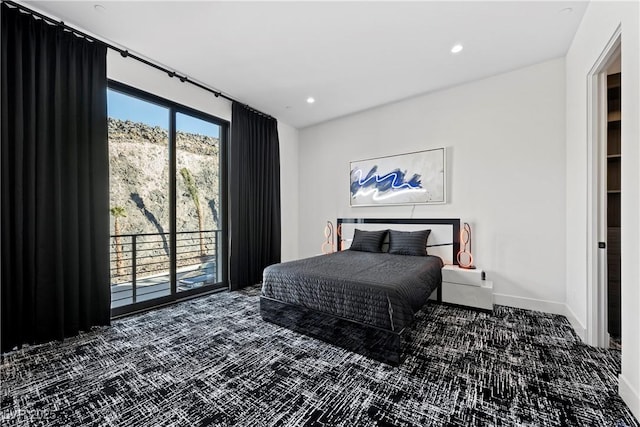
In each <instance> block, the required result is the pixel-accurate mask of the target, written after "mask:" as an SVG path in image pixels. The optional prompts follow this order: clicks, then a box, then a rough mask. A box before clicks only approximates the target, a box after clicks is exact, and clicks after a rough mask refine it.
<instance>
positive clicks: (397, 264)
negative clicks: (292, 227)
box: [262, 250, 443, 332]
mask: <svg viewBox="0 0 640 427" xmlns="http://www.w3.org/2000/svg"><path fill="white" fill-rule="evenodd" d="M442 266H443V264H442V260H441V259H440V258H439V257H436V256H426V257H421V256H406V255H391V254H388V253H371V252H358V251H349V250H347V251H341V252H336V253H333V254H329V255H321V256H316V257H312V258H305V259H301V260H297V261H291V262H285V263H281V264H275V265H272V266H269V267H267V268H266V269H265V270H264V274H263V282H262V283H263V284H262V295H263V296H264V297H268V298H272V299H275V300H278V301H281V302H285V303H288V304H294V305H300V306H303V307H306V308H309V309H313V310H316V311H320V312H323V313H326V314H330V315H333V316H338V317H342V318H345V319H349V320H353V321H356V322H360V323H364V324H367V325H372V326H376V327H378V328H383V329H386V330H390V331H395V332H400V331H401V330H402V329H403V328H405V327H406V326H409V325H410V324H411V323H412V321H413V316H414V313H415V312H417V311H418V310H419V309H420V308H421V307H422V306H423V305H424V304H425V303H426V302H427V300H428V298H429V296H430V295H431V294H432V293H433V291H434V290H435V289H436V288H437V287H438V286H439V285H440V284H441V283H442Z"/></svg>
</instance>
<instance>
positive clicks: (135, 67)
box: [107, 50, 298, 261]
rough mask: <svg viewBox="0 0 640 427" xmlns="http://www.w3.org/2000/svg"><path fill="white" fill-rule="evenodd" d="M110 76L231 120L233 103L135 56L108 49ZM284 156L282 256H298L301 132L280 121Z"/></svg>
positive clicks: (279, 129)
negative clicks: (169, 74) (298, 163)
mask: <svg viewBox="0 0 640 427" xmlns="http://www.w3.org/2000/svg"><path fill="white" fill-rule="evenodd" d="M107 75H108V77H109V78H110V79H113V80H116V81H119V82H121V83H125V84H128V85H130V86H133V87H136V88H138V89H141V90H144V91H147V92H150V93H152V94H154V95H158V96H161V97H163V98H167V99H170V100H172V101H174V102H177V103H179V104H182V105H186V106H188V107H191V108H194V109H197V110H200V111H203V112H205V113H208V114H211V115H213V116H216V117H219V118H221V119H224V120H228V121H231V102H229V101H227V100H225V99H223V98H216V97H215V96H213V94H210V93H208V92H205V91H203V90H202V89H198V88H197V87H195V86H193V85H190V84H187V83H181V82H180V80H178V79H176V78H173V79H171V78H169V77H168V76H167V75H166V74H165V73H163V72H160V71H157V70H155V69H153V68H150V67H148V66H146V65H144V64H142V63H140V62H138V61H135V60H133V59H130V58H129V59H127V58H122V57H121V56H120V54H118V53H117V52H114V51H112V50H109V51H108V57H107ZM278 136H279V138H280V159H281V182H282V183H281V186H280V189H281V193H282V199H281V203H282V259H283V260H285V261H286V260H290V259H293V258H295V257H296V255H297V252H298V248H297V238H298V236H297V227H298V224H297V211H298V183H297V179H292V178H291V177H292V176H296V177H297V175H298V167H297V157H298V131H297V130H296V129H294V128H292V127H291V126H289V125H287V124H285V123H282V122H278Z"/></svg>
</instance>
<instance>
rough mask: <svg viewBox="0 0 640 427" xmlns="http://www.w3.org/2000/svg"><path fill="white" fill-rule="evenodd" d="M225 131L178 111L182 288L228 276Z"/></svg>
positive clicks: (178, 226) (178, 235)
mask: <svg viewBox="0 0 640 427" xmlns="http://www.w3.org/2000/svg"><path fill="white" fill-rule="evenodd" d="M220 131H221V127H220V126H219V125H217V124H214V123H211V122H209V121H206V120H201V119H199V118H196V117H193V116H191V115H188V114H183V113H177V114H176V178H175V179H176V249H177V250H176V258H177V264H178V265H177V281H178V292H184V291H187V290H190V289H196V288H200V287H202V286H207V285H211V284H215V283H218V282H220V281H222V270H221V269H220V268H218V266H220V265H221V264H222V259H221V257H220V255H221V252H220V251H219V242H221V241H222V240H223V236H222V223H221V218H220V215H221V214H222V211H221V197H220V190H221V187H220V163H221V161H220V160H221V159H220Z"/></svg>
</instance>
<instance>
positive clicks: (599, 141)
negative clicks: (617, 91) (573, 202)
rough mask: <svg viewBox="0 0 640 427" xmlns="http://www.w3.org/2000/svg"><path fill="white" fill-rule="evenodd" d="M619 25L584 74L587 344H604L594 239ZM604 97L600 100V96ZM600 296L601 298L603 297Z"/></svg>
mask: <svg viewBox="0 0 640 427" xmlns="http://www.w3.org/2000/svg"><path fill="white" fill-rule="evenodd" d="M621 35H622V26H621V25H618V27H617V28H616V30H615V31H614V33H613V35H612V36H611V38H610V39H609V41H608V42H607V45H606V46H605V47H604V49H603V50H602V53H601V54H600V56H599V57H598V59H597V60H596V62H595V63H594V64H593V67H592V68H591V70H590V71H589V73H588V74H587V206H586V208H587V230H586V232H587V251H586V254H585V255H586V258H587V325H586V328H585V334H584V337H585V341H586V343H587V344H590V345H594V346H601V347H608V344H609V343H608V342H607V341H606V339H605V337H606V335H607V311H606V310H607V307H606V302H607V301H606V283H605V282H606V280H605V279H606V258H605V257H606V252H605V250H600V249H598V242H605V243H606V237H607V236H606V228H605V229H604V230H603V229H602V228H603V227H602V223H603V221H604V218H603V213H602V212H603V211H604V209H605V208H606V205H604V206H603V203H606V201H605V199H604V197H605V196H604V194H603V188H604V187H603V186H604V182H606V181H604V179H606V177H605V175H603V174H604V173H606V171H603V170H602V161H603V159H602V156H601V155H600V153H601V150H602V149H603V136H604V135H606V127H604V126H602V124H603V123H606V98H604V95H603V94H605V93H606V92H605V91H606V83H605V82H606V75H605V74H606V68H607V66H608V64H609V62H610V61H611V59H612V57H613V56H614V55H615V54H616V53H617V50H618V49H619V47H620V44H621ZM603 98H604V99H603ZM603 270H604V271H603ZM603 295H605V297H604V298H603Z"/></svg>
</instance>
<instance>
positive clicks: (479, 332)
mask: <svg viewBox="0 0 640 427" xmlns="http://www.w3.org/2000/svg"><path fill="white" fill-rule="evenodd" d="M257 295H258V289H257V288H252V289H250V290H248V291H244V292H235V293H227V292H225V293H219V294H215V295H210V296H207V297H203V298H200V299H197V300H192V301H188V302H184V303H181V304H177V305H175V306H172V307H167V308H163V309H160V310H156V311H153V312H148V313H144V314H141V315H136V316H132V317H129V318H124V319H120V320H117V321H115V322H114V323H113V326H112V327H111V328H107V329H99V330H95V331H92V332H90V333H86V334H83V335H81V336H79V337H76V338H73V339H69V340H67V341H65V342H64V343H50V344H45V345H41V346H37V347H30V348H26V349H23V350H20V351H17V352H14V353H11V354H8V355H5V356H4V357H3V358H2V370H1V378H0V379H1V380H2V385H1V388H2V396H1V421H2V425H3V426H4V425H42V426H85V425H101V426H158V425H176V426H231V425H239V426H303V425H304V426H374V425H377V426H429V425H433V426H487V425H491V426H511V425H517V426H520V425H526V426H565V425H569V426H572V425H579V426H638V425H639V424H638V422H637V421H636V420H635V419H634V418H633V417H632V415H631V414H630V412H629V409H628V408H627V407H626V406H625V405H624V403H623V402H622V401H621V400H620V398H619V397H618V396H617V385H616V383H617V381H616V378H617V374H618V371H619V369H620V353H619V352H618V351H615V350H606V351H605V350H600V349H596V348H592V347H589V346H585V345H583V344H581V342H580V340H579V339H578V338H577V337H576V336H575V335H574V333H573V331H572V329H571V326H570V325H569V323H568V322H567V320H566V319H565V318H564V317H561V316H554V315H548V314H543V313H539V312H532V311H525V310H518V309H513V308H508V307H503V306H496V309H495V313H494V315H488V314H484V313H478V312H474V311H470V310H465V309H461V308H453V307H448V306H443V305H437V304H433V305H429V306H428V307H427V308H426V309H425V310H424V311H423V312H421V313H420V314H419V315H418V322H417V325H416V333H415V340H414V341H413V342H412V344H411V346H410V348H409V349H408V356H407V359H406V361H405V362H404V363H403V364H402V365H401V366H400V367H398V368H393V367H390V366H387V365H384V364H380V363H378V362H375V361H371V360H369V359H366V358H364V357H362V356H359V355H355V354H352V353H349V352H347V351H345V350H342V349H339V348H335V347H333V346H330V345H327V344H324V343H321V342H318V341H316V340H313V339H311V338H307V337H305V336H301V335H298V334H296V333H293V332H290V331H288V330H286V329H283V328H280V327H277V326H275V325H272V324H269V323H265V322H263V321H262V319H261V318H260V315H259V310H258V296H257Z"/></svg>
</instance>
